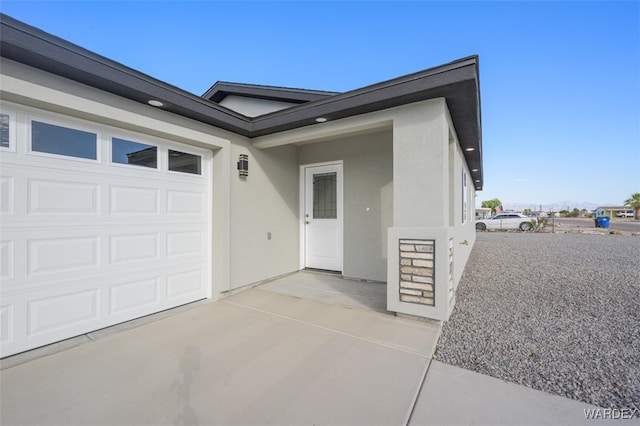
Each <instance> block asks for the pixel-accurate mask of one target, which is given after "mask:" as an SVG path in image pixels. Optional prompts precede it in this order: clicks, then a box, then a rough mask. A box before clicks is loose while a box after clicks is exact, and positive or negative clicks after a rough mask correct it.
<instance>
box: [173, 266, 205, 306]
mask: <svg viewBox="0 0 640 426" xmlns="http://www.w3.org/2000/svg"><path fill="white" fill-rule="evenodd" d="M203 276H204V271H203V270H202V269H194V270H189V271H182V272H178V273H173V274H169V275H167V299H168V300H181V299H183V298H185V296H186V297H189V296H190V295H192V294H201V293H202V291H203V290H204V281H203Z"/></svg>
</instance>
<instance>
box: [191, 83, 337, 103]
mask: <svg viewBox="0 0 640 426" xmlns="http://www.w3.org/2000/svg"><path fill="white" fill-rule="evenodd" d="M336 94H337V92H327V91H322V90H306V89H294V88H290V87H277V86H264V85H258V84H244V83H231V82H227V81H218V82H217V83H215V84H214V85H213V86H211V88H210V89H209V90H207V92H206V93H205V94H204V95H202V97H203V98H204V99H207V100H209V101H212V102H216V103H219V102H221V101H222V100H223V99H224V98H226V97H227V96H229V95H236V96H244V97H248V98H258V99H267V100H272V101H280V102H290V103H294V104H301V103H305V102H313V101H317V100H320V99H324V98H326V97H329V96H333V95H336Z"/></svg>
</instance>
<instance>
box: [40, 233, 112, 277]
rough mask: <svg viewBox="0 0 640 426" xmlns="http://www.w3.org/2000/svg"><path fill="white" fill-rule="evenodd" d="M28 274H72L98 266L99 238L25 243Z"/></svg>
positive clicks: (45, 240) (43, 240)
mask: <svg viewBox="0 0 640 426" xmlns="http://www.w3.org/2000/svg"><path fill="white" fill-rule="evenodd" d="M27 258H28V260H29V263H28V274H30V275H31V274H40V273H46V272H60V271H64V272H73V271H77V270H78V269H85V268H98V267H99V266H100V237H99V236H93V235H92V236H88V237H76V238H49V239H41V240H28V241H27Z"/></svg>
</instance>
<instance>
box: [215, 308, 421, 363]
mask: <svg viewBox="0 0 640 426" xmlns="http://www.w3.org/2000/svg"><path fill="white" fill-rule="evenodd" d="M219 302H220V303H226V304H229V305H233V306H237V307H239V308H244V309H248V310H251V311H255V312H260V313H263V314H267V315H273V316H275V317H279V318H282V319H286V320H290V321H295V322H297V323H300V324H305V325H308V326H310V327H315V328H318V329H320V330H325V331H329V332H332V333H336V334H341V335H343V336H347V337H351V338H354V339H357V340H361V341H363V342H367V343H371V344H374V345H378V346H382V347H385V348H388V349H393V350H395V351H398V352H404V353H407V354H411V355H415V356H417V357H420V358H424V359H427V360H430V359H431V357H430V356H427V355H425V354H422V353H419V352H415V351H412V350H408V349H403V348H399V347H397V346H393V345H388V344H385V343H382V342H378V341H375V340H371V339H366V338H364V337H361V336H356V335H355V334H350V333H346V332H344V331H339V330H336V329H333V328H328V327H324V326H321V325H318V324H313V323H310V322H307V321H304V320H300V319H297V318H293V317H289V316H287V315H282V314H277V313H274V312H269V311H265V310H263V309H259V308H254V307H252V306H246V305H242V304H239V303H235V302H229V301H227V300H220V301H219Z"/></svg>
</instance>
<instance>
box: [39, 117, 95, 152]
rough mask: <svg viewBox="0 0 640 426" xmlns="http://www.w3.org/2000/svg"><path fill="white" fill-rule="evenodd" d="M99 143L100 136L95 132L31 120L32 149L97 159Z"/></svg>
mask: <svg viewBox="0 0 640 426" xmlns="http://www.w3.org/2000/svg"><path fill="white" fill-rule="evenodd" d="M97 145H98V136H97V135H96V134H95V133H90V132H84V131H82V130H76V129H70V128H68V127H62V126H55V125H53V124H48V123H41V122H39V121H32V122H31V150H32V151H35V152H45V153H48V154H56V155H64V156H67V157H77V158H86V159H89V160H97V159H98V155H97V154H98V149H97Z"/></svg>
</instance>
